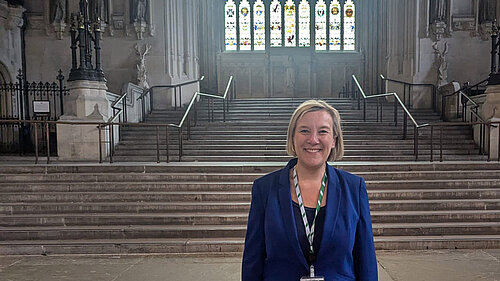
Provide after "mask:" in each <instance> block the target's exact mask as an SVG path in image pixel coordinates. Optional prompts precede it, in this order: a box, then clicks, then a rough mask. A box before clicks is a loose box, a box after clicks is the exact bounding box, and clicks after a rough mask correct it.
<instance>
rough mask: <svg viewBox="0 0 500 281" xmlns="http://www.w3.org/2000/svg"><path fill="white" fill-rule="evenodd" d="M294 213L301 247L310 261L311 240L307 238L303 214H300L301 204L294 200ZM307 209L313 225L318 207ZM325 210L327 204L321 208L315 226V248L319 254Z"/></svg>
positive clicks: (309, 219)
mask: <svg viewBox="0 0 500 281" xmlns="http://www.w3.org/2000/svg"><path fill="white" fill-rule="evenodd" d="M292 203H293V215H294V217H295V225H296V226H297V235H298V237H299V242H300V247H301V248H302V252H303V253H304V257H305V258H306V260H307V261H308V262H309V260H308V258H309V240H307V236H306V230H305V228H304V222H303V221H302V215H301V214H300V208H299V204H297V203H296V202H293V201H292ZM304 208H305V209H306V216H307V221H308V222H309V225H312V222H313V219H314V213H315V212H316V208H308V207H304ZM325 211H326V206H323V207H321V208H320V209H319V212H318V216H317V217H316V225H315V226H314V240H313V249H314V253H315V254H316V255H317V254H318V251H319V246H320V244H321V238H322V237H323V226H324V225H325Z"/></svg>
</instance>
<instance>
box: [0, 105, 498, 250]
mask: <svg viewBox="0 0 500 281" xmlns="http://www.w3.org/2000/svg"><path fill="white" fill-rule="evenodd" d="M254 102H255V101H254ZM257 102H258V104H257V105H254V104H253V103H252V102H251V101H237V102H234V104H233V107H232V109H231V112H230V114H229V115H228V116H227V117H228V119H227V122H225V123H224V122H220V121H217V118H220V116H219V115H217V116H216V120H215V121H214V122H208V120H207V116H206V115H203V114H201V113H200V121H199V122H198V126H196V127H195V128H193V131H192V139H191V140H185V143H184V148H185V152H184V156H183V158H182V159H183V161H184V162H170V163H160V164H156V163H148V164H139V163H137V162H129V161H150V162H152V161H156V158H155V156H154V155H155V154H154V153H156V152H155V149H156V144H155V143H154V142H153V141H150V140H151V139H154V140H156V135H155V134H156V132H154V131H150V130H148V129H141V128H125V129H124V130H123V131H122V133H123V136H122V137H123V139H122V142H121V144H120V146H119V147H118V149H117V151H116V155H115V157H114V158H115V161H118V162H117V163H114V164H88V163H87V164H85V163H72V164H67V163H66V164H64V163H56V164H52V165H21V164H19V165H16V164H10V163H0V255H2V254H3V255H5V254H21V255H31V254H34V255H38V254H45V255H50V254H134V253H183V254H190V253H191V254H202V253H204V254H207V253H208V254H211V255H212V254H222V255H225V254H228V253H241V251H242V249H243V243H244V235H245V227H246V220H247V214H248V210H249V207H250V198H251V194H250V192H251V186H252V182H253V180H255V179H256V178H257V177H259V176H262V175H264V174H266V173H268V172H270V171H273V170H276V169H279V168H281V167H283V166H284V164H285V163H284V161H286V160H287V159H288V158H289V157H287V156H286V154H285V153H284V152H283V151H284V146H285V134H286V127H287V124H288V118H290V115H291V112H292V111H293V109H294V108H295V107H296V105H298V104H299V103H300V101H294V102H292V103H287V102H285V101H284V100H278V99H277V100H272V101H266V102H265V103H264V102H262V101H260V102H259V101H257ZM330 102H332V103H334V104H335V106H336V107H337V108H338V109H339V110H340V112H341V114H342V116H343V117H344V123H343V128H344V130H345V132H346V133H345V142H346V148H347V149H346V150H347V151H346V157H345V159H344V160H345V161H344V160H343V161H342V162H336V163H332V164H333V165H336V166H337V167H338V168H341V169H344V170H347V171H350V172H353V173H356V174H358V175H360V176H363V177H364V178H365V180H366V183H367V188H368V195H369V198H370V207H371V214H372V221H373V229H374V235H375V243H376V248H377V249H379V250H384V249H388V250H389V249H390V250H394V249H443V248H450V249H455V248H457V249H463V248H500V163H499V162H486V161H484V159H485V158H484V156H480V155H478V154H479V153H478V151H477V147H475V146H474V144H473V143H472V141H471V140H470V138H471V136H470V131H467V130H464V129H463V128H459V127H457V128H449V129H447V131H446V134H444V137H445V139H446V141H445V142H444V143H445V159H446V160H447V161H445V162H433V163H430V162H428V161H419V162H414V161H411V160H413V159H414V158H413V155H412V153H413V142H412V137H413V136H412V134H413V130H409V131H408V133H409V137H408V140H402V139H401V137H402V134H401V131H400V129H401V125H399V126H398V127H395V126H394V124H393V123H392V118H393V116H392V111H391V110H390V109H391V108H392V106H391V105H390V104H385V105H384V106H385V107H386V108H384V114H387V116H385V115H384V120H383V122H376V121H370V122H368V123H366V124H363V122H361V120H360V119H361V118H360V116H361V114H360V112H359V110H356V104H353V103H352V102H350V101H348V100H331V101H330ZM337 102H338V104H337ZM266 104H268V105H269V106H266ZM259 107H260V108H261V109H262V111H258V110H257V109H258V108H259ZM216 108H217V105H216ZM273 109H276V112H275V111H274V110H273ZM238 110H240V111H238ZM252 111H254V112H256V114H254V115H251V114H250V112H252ZM266 111H267V112H268V115H267V117H266V115H265V114H264V113H263V112H266ZM245 112H247V113H245ZM259 112H260V114H259ZM165 113H166V112H160V111H157V112H153V114H151V115H150V116H149V117H148V122H166V121H167V118H166V116H164V114H165ZM417 113H418V114H417V116H419V117H420V120H419V122H427V121H432V120H436V118H437V117H436V116H435V114H433V113H432V112H429V111H419V112H417ZM175 114H177V116H174V117H169V118H171V119H175V118H176V117H179V116H180V114H181V111H177V113H173V114H172V115H175ZM287 114H288V115H287ZM242 115H243V116H247V117H248V120H246V119H244V120H238V118H240V117H241V116H242ZM278 116H279V118H278ZM369 116H370V118H371V120H374V119H375V118H374V117H373V116H375V112H374V111H369ZM400 117H401V116H400ZM399 120H401V119H399ZM167 122H175V123H177V121H175V120H171V121H167ZM420 139H421V141H420V144H421V145H422V146H421V147H420V149H421V152H422V153H423V154H424V156H422V157H421V159H422V158H424V159H425V157H427V158H428V157H429V152H428V150H429V148H428V145H429V140H428V135H427V133H426V132H425V131H424V132H422V136H420ZM170 141H171V149H172V150H173V151H172V152H174V151H176V145H177V143H176V142H177V136H176V135H174V134H173V135H172V136H171V139H170ZM162 145H163V146H164V145H165V142H164V140H163V143H162ZM426 147H427V155H426V156H425V153H426V152H425V151H426ZM436 148H437V147H436ZM436 148H435V149H436ZM151 151H154V153H152V152H151ZM164 157H165V156H163V158H162V160H163V161H164V160H165V158H164ZM175 158H176V157H175ZM175 158H174V159H175ZM174 159H171V160H174ZM384 160H385V161H384ZM388 160H390V161H388ZM405 160H410V161H405ZM450 160H451V161H450ZM454 160H459V161H454ZM470 160H481V161H470ZM193 161H198V162H193ZM243 161H245V162H243ZM361 161H364V162H361Z"/></svg>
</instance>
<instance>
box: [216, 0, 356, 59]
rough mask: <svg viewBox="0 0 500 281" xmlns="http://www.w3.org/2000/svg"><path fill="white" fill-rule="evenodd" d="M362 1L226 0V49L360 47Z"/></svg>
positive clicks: (321, 49) (336, 49) (331, 49)
mask: <svg viewBox="0 0 500 281" xmlns="http://www.w3.org/2000/svg"><path fill="white" fill-rule="evenodd" d="M359 1H362V0H315V1H310V0H226V4H225V6H224V17H225V33H224V35H225V50H226V51H238V50H239V51H252V50H254V51H263V50H266V49H267V48H269V47H271V48H279V47H287V48H295V47H300V48H310V47H311V46H314V49H315V50H317V51H335V52H342V51H356V49H357V45H356V37H357V32H356V5H357V3H358V2H359ZM311 2H312V3H311ZM311 21H313V22H311ZM266 23H267V24H269V26H267V24H266ZM311 24H312V25H313V27H314V28H311Z"/></svg>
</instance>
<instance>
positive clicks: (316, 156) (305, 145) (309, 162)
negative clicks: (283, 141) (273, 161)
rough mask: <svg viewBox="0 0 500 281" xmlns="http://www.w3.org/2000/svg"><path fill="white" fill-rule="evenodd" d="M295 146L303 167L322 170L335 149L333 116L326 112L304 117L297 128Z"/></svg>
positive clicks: (312, 112) (294, 139) (312, 113)
mask: <svg viewBox="0 0 500 281" xmlns="http://www.w3.org/2000/svg"><path fill="white" fill-rule="evenodd" d="M293 145H294V148H295V153H296V154H297V158H298V159H299V160H298V161H299V162H300V164H301V165H303V166H304V167H307V168H321V167H322V166H323V164H324V163H325V162H326V161H327V160H328V156H329V155H330V153H331V151H332V148H334V147H335V138H334V132H333V120H332V116H331V115H330V114H329V113H328V112H327V111H325V110H318V111H311V112H307V113H305V114H304V115H302V117H300V119H299V120H298V121H297V126H296V127H295V132H294V136H293Z"/></svg>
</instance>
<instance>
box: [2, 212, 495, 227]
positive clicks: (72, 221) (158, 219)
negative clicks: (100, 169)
mask: <svg viewBox="0 0 500 281" xmlns="http://www.w3.org/2000/svg"><path fill="white" fill-rule="evenodd" d="M0 218H1V219H0V227H14V226H16V227H19V226H31V227H33V226H91V225H93V226H100V225H210V224H212V225H246V223H247V219H248V213H245V212H239V213H230V212H224V213H189V212H188V213H151V214H126V213H125V214H124V213H107V214H99V213H93V214H24V215H0ZM371 218H372V222H373V223H441V222H497V223H500V210H457V211H450V210H446V211H397V212H393V211H372V212H371Z"/></svg>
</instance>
